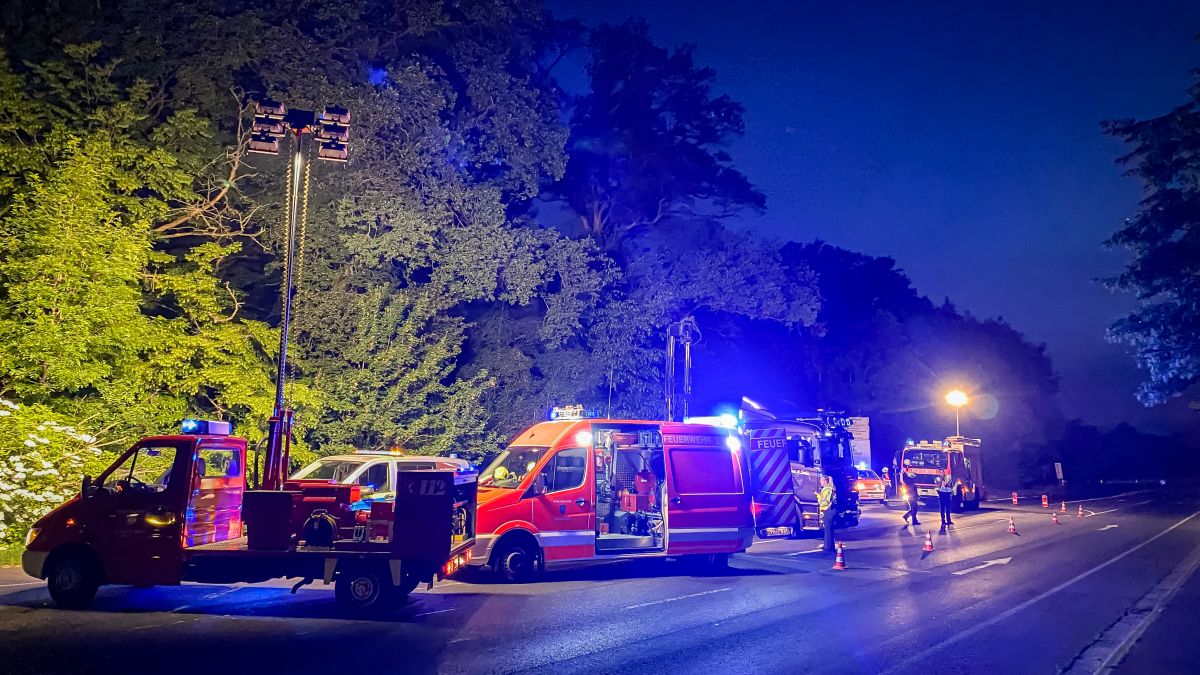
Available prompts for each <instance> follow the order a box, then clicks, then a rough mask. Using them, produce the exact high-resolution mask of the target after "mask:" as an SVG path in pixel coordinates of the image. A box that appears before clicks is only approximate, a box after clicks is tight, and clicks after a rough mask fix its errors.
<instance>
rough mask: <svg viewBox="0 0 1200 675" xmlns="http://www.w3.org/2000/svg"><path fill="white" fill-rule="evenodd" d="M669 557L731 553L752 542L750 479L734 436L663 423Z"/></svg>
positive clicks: (703, 428)
mask: <svg viewBox="0 0 1200 675" xmlns="http://www.w3.org/2000/svg"><path fill="white" fill-rule="evenodd" d="M662 437H663V453H664V459H665V467H666V473H667V519H666V524H667V528H666V529H667V553H668V554H673V555H685V554H689V553H734V552H737V551H742V550H745V549H746V547H747V546H748V545H749V544H750V541H751V540H752V538H753V519H752V516H751V514H750V495H749V493H748V492H747V482H748V480H747V479H748V475H747V472H746V467H745V464H744V463H743V461H742V456H741V452H740V447H739V446H740V442H739V441H738V439H737V436H736V434H733V433H722V432H721V431H720V430H717V429H713V428H711V427H697V426H696V425H688V424H673V423H668V424H663V426H662Z"/></svg>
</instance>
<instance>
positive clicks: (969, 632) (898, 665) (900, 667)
mask: <svg viewBox="0 0 1200 675" xmlns="http://www.w3.org/2000/svg"><path fill="white" fill-rule="evenodd" d="M1196 516H1200V511H1194V512H1192V515H1190V516H1188V517H1186V518H1184V519H1183V520H1180V521H1179V522H1177V523H1175V524H1174V525H1172V526H1170V527H1168V528H1167V529H1165V530H1163V531H1162V532H1159V533H1158V534H1156V535H1154V536H1153V537H1150V538H1149V539H1146V540H1145V541H1143V542H1142V543H1140V544H1138V545H1137V546H1134V547H1132V548H1127V549H1125V550H1124V551H1122V552H1121V553H1119V554H1117V555H1115V556H1113V557H1111V558H1109V559H1108V560H1106V561H1104V562H1102V563H1100V564H1099V565H1096V566H1095V567H1092V568H1091V569H1088V570H1086V571H1084V572H1080V573H1079V574H1076V575H1075V576H1073V577H1071V578H1070V579H1067V580H1066V581H1064V582H1062V583H1061V584H1059V585H1057V586H1055V587H1054V588H1051V589H1050V590H1048V591H1045V592H1044V593H1041V594H1039V595H1036V596H1034V597H1032V598H1030V599H1028V600H1026V601H1025V602H1022V603H1021V604H1019V605H1017V606H1015V607H1013V608H1012V609H1009V610H1008V611H1005V612H1002V613H1000V614H997V615H995V616H993V617H992V618H990V619H987V620H985V621H980V622H979V623H977V624H975V625H973V626H971V627H970V628H966V629H964V630H961V631H959V632H957V633H955V634H953V635H951V636H949V637H947V638H946V639H944V640H942V641H941V642H938V643H935V644H933V645H930V646H929V647H927V648H926V649H925V650H924V651H922V652H921V653H919V654H913V655H912V656H909V657H908V658H905V659H900V660H897V661H894V662H893V663H892V664H891V668H889V669H888V670H887V671H885V672H889V673H894V672H901V671H907V670H909V669H910V668H911V667H912V665H913V664H915V663H917V662H918V661H920V660H921V659H926V658H929V657H930V656H931V655H932V654H934V653H935V652H937V651H940V650H942V649H945V648H946V647H949V646H951V645H954V644H958V643H959V642H962V641H963V640H966V639H967V638H970V637H972V636H974V635H975V634H976V633H979V632H980V631H984V630H987V629H989V628H991V627H992V626H995V625H996V624H998V623H1000V622H1001V621H1004V620H1005V619H1008V618H1009V617H1011V616H1013V615H1015V614H1017V613H1018V612H1021V611H1023V610H1025V609H1028V608H1029V607H1032V606H1033V605H1035V604H1037V603H1039V602H1041V601H1042V600H1045V599H1046V598H1048V597H1050V596H1052V595H1054V594H1055V593H1057V592H1059V591H1061V590H1063V589H1065V588H1069V587H1071V586H1073V585H1075V584H1077V583H1079V582H1080V581H1083V580H1084V579H1086V578H1088V577H1090V576H1092V575H1093V574H1095V573H1096V572H1099V571H1100V570H1103V569H1106V568H1107V567H1109V566H1110V565H1115V564H1116V563H1118V562H1120V561H1121V560H1124V559H1125V558H1126V557H1127V556H1130V555H1133V554H1134V553H1136V552H1138V551H1140V550H1142V549H1143V548H1145V547H1147V546H1149V545H1150V544H1152V543H1154V542H1155V541H1158V540H1159V539H1161V538H1163V537H1165V536H1167V535H1168V534H1170V533H1171V532H1173V531H1175V530H1176V529H1178V528H1180V527H1183V526H1184V525H1185V524H1187V522H1188V521H1189V520H1191V519H1193V518H1195V517H1196Z"/></svg>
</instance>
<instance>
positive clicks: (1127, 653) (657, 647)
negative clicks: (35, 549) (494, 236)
mask: <svg viewBox="0 0 1200 675" xmlns="http://www.w3.org/2000/svg"><path fill="white" fill-rule="evenodd" d="M1068 507H1069V509H1070V512H1069V513H1068V514H1066V515H1061V514H1060V517H1061V521H1062V522H1061V524H1059V525H1052V524H1051V523H1050V515H1049V513H1048V512H1045V511H1043V510H1042V509H1041V508H1039V507H1037V506H1036V505H1029V506H1026V505H1022V506H1020V507H1016V508H1014V507H1012V506H1011V505H1008V504H995V505H990V506H989V507H985V508H984V509H982V510H980V511H979V512H976V513H970V514H963V515H961V516H958V517H957V518H956V526H955V527H953V528H951V529H949V530H948V531H947V532H945V533H942V532H939V531H938V530H937V529H936V528H935V529H932V530H930V532H931V535H932V539H933V542H934V546H935V550H934V552H932V553H924V552H923V551H922V544H923V543H924V532H925V530H924V528H921V529H920V531H914V529H913V528H903V527H901V525H902V521H901V520H900V516H899V514H900V512H899V511H898V510H890V509H887V508H886V507H883V506H868V507H866V510H867V516H866V518H865V519H864V524H863V526H861V527H859V528H856V529H853V530H848V531H845V532H842V533H840V534H841V538H843V539H844V541H845V542H846V557H847V563H848V566H849V569H847V570H845V571H835V570H832V569H830V567H831V565H832V560H831V559H830V558H829V557H826V556H825V555H824V554H821V553H814V552H812V549H813V546H814V544H815V543H816V542H815V540H812V539H808V540H773V541H765V542H759V543H757V544H756V545H755V546H754V547H753V548H752V549H751V550H750V552H748V553H747V554H744V555H739V556H735V557H734V559H733V561H732V563H731V568H730V569H729V570H728V571H726V572H722V573H719V574H715V575H706V574H703V573H698V572H697V571H696V570H693V569H689V568H687V567H685V566H684V565H682V564H680V563H676V562H673V561H666V562H662V561H653V562H652V561H624V562H605V563H603V564H593V565H588V566H574V567H571V568H566V569H558V570H551V571H549V572H547V574H546V575H545V576H543V577H542V578H541V580H540V581H538V582H537V583H531V584H527V585H502V584H494V583H491V580H490V579H489V578H488V577H486V576H478V575H475V576H474V577H468V578H466V579H463V580H460V581H452V582H448V583H445V584H443V585H440V586H438V587H437V588H436V589H435V590H433V591H431V592H425V591H419V592H417V593H415V594H414V595H413V596H412V598H411V600H410V602H409V603H408V604H407V605H405V606H404V607H402V608H400V609H398V610H397V611H396V612H394V613H392V614H390V615H388V616H386V617H380V618H376V619H372V620H362V619H350V618H346V617H345V616H343V615H342V614H340V612H339V610H338V609H337V608H336V606H335V605H334V602H333V597H332V592H331V591H330V590H329V589H326V588H320V587H317V588H313V587H309V588H306V589H303V590H301V591H299V592H298V593H297V594H296V595H291V594H290V593H289V592H288V589H287V587H286V586H285V585H283V584H282V583H280V584H266V585H256V586H243V585H233V586H206V585H191V584H189V585H185V586H183V587H180V588H158V589H135V588H125V587H116V588H106V589H102V590H101V593H100V596H99V597H98V599H97V603H96V606H95V609H94V610H92V611H86V612H69V611H60V610H57V609H53V608H52V607H51V606H50V605H49V599H48V596H47V594H46V591H45V589H44V587H43V586H42V585H41V584H39V583H36V582H33V581H32V580H30V579H29V578H28V577H25V576H24V575H23V574H22V573H21V572H20V570H17V569H11V568H10V569H0V672H4V673H74V672H88V673H97V672H114V671H118V670H120V671H122V672H152V671H158V672H173V673H180V672H205V673H222V672H241V671H250V670H258V669H269V670H271V671H275V672H291V673H299V672H323V673H330V672H334V673H336V672H338V671H339V670H341V671H346V670H348V669H355V670H359V669H363V670H366V671H368V672H372V673H375V672H387V673H395V672H425V671H441V672H512V671H526V670H528V671H542V672H553V673H572V672H579V673H584V672H587V673H592V672H614V671H622V672H654V671H671V672H708V671H724V672H731V673H736V672H750V671H755V672H814V673H820V672H829V673H934V672H936V673H998V672H1010V673H1054V672H1060V671H1067V672H1072V673H1074V672H1098V671H1102V670H1104V669H1106V668H1111V667H1113V666H1115V667H1116V670H1117V672H1130V673H1142V672H1161V673H1175V672H1198V671H1200V643H1197V641H1196V640H1195V639H1194V636H1196V635H1200V615H1198V614H1197V613H1196V612H1195V611H1194V607H1195V604H1196V601H1197V600H1200V575H1196V574H1193V572H1195V570H1196V568H1197V567H1198V566H1200V495H1198V494H1195V493H1184V492H1177V491H1170V490H1156V491H1139V492H1136V493H1132V494H1123V495H1117V496H1114V497H1109V498H1103V499H1096V500H1091V501H1087V502H1085V503H1084V507H1085V509H1087V514H1088V515H1087V517H1085V518H1082V519H1080V518H1077V517H1076V515H1075V509H1076V502H1070V503H1069V504H1068ZM1010 516H1013V517H1014V518H1015V520H1016V524H1017V527H1018V529H1019V534H1018V535H1017V536H1013V535H1010V534H1008V532H1007V527H1008V519H1009V517H1010ZM936 521H937V515H936V514H929V515H928V516H927V517H926V518H925V520H924V521H923V523H922V524H923V525H925V524H931V525H935V524H936ZM1185 636H1191V637H1185Z"/></svg>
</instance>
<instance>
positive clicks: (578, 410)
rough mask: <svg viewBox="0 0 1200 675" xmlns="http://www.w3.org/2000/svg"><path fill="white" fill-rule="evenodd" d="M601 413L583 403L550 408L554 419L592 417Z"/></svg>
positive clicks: (551, 417)
mask: <svg viewBox="0 0 1200 675" xmlns="http://www.w3.org/2000/svg"><path fill="white" fill-rule="evenodd" d="M599 416H600V414H599V413H598V412H597V411H596V410H595V409H594V408H584V407H583V406H582V405H579V404H576V405H563V406H557V405H556V406H554V407H553V408H551V409H550V414H549V416H548V417H549V419H550V420H552V421H560V420H583V419H589V418H592V417H599Z"/></svg>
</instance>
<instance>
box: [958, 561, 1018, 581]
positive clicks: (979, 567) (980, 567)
mask: <svg viewBox="0 0 1200 675" xmlns="http://www.w3.org/2000/svg"><path fill="white" fill-rule="evenodd" d="M1010 562H1012V558H1011V557H1009V558H996V559H995V560H987V561H985V562H984V563H983V564H982V565H976V566H974V567H968V568H967V569H965V570H959V571H957V572H951V574H953V575H955V576H962V575H964V574H970V573H971V572H978V571H979V570H985V569H987V568H989V567H991V566H992V565H1007V564H1008V563H1010Z"/></svg>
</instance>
